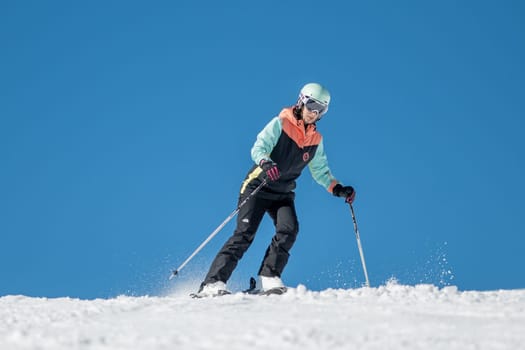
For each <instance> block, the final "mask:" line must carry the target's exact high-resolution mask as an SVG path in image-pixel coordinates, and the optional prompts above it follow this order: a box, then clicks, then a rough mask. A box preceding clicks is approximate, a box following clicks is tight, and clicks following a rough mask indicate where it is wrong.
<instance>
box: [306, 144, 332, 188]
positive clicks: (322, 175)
mask: <svg viewBox="0 0 525 350" xmlns="http://www.w3.org/2000/svg"><path fill="white" fill-rule="evenodd" d="M308 168H309V169H310V173H311V174H312V177H313V178H314V180H315V181H316V182H317V183H318V184H319V185H321V186H323V187H324V188H325V189H326V190H327V191H328V192H332V188H333V187H334V186H335V185H336V184H337V183H339V182H338V181H337V180H336V178H335V177H334V176H333V175H332V172H331V171H330V168H329V167H328V159H327V157H326V153H325V151H324V143H323V140H322V139H321V142H320V143H319V146H318V147H317V150H316V152H315V156H314V157H313V158H312V161H311V162H310V163H309V164H308Z"/></svg>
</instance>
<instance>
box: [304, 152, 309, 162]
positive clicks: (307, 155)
mask: <svg viewBox="0 0 525 350" xmlns="http://www.w3.org/2000/svg"><path fill="white" fill-rule="evenodd" d="M308 159H310V153H308V152H304V153H303V161H305V162H307V161H308Z"/></svg>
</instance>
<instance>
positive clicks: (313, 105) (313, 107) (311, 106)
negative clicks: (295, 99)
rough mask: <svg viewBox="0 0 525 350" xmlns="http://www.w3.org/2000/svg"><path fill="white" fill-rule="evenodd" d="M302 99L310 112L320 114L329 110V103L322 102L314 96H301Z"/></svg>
mask: <svg viewBox="0 0 525 350" xmlns="http://www.w3.org/2000/svg"><path fill="white" fill-rule="evenodd" d="M301 101H302V102H303V104H304V106H305V107H306V109H308V110H309V111H310V112H316V113H317V114H318V115H321V114H324V113H326V111H327V110H328V105H326V104H324V103H321V102H319V101H317V100H316V99H314V98H312V97H308V96H301Z"/></svg>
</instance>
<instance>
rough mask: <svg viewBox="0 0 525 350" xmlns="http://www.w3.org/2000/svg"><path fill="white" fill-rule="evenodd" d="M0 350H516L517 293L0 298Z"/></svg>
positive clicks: (423, 288)
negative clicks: (86, 298)
mask: <svg viewBox="0 0 525 350" xmlns="http://www.w3.org/2000/svg"><path fill="white" fill-rule="evenodd" d="M0 349H2V350H14V349H53V350H59V349H68V350H70V349H148V350H151V349H243V350H246V349H265V350H267V349H280V350H283V349H284V350H285V349H381V350H384V349H447V350H451V349H461V350H467V349H525V290H500V291H490V292H477V291H465V292H461V291H458V290H457V288H456V287H445V288H443V289H439V288H437V287H435V286H432V285H417V286H404V285H398V284H395V283H389V284H387V285H386V286H381V287H378V288H360V289H350V290H343V289H337V290H335V289H328V290H324V291H321V292H313V291H309V290H307V289H306V288H305V287H304V286H302V285H299V286H298V287H297V288H294V289H291V290H290V291H289V292H288V293H287V294H285V295H282V296H269V297H265V296H252V295H243V294H240V293H237V294H233V295H229V296H224V297H218V298H209V299H195V300H194V299H191V298H189V297H188V296H187V293H186V291H182V292H177V293H173V294H171V295H168V296H163V297H147V296H146V297H127V296H120V297H117V298H115V299H95V300H79V299H71V298H57V299H46V298H30V297H24V296H4V297H2V298H0Z"/></svg>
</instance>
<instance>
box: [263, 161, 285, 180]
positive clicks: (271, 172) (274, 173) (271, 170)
mask: <svg viewBox="0 0 525 350" xmlns="http://www.w3.org/2000/svg"><path fill="white" fill-rule="evenodd" d="M259 166H260V167H261V168H262V170H263V171H264V173H265V174H266V177H267V178H268V179H270V181H277V180H279V178H280V177H281V173H280V172H279V168H278V167H277V164H275V163H274V162H272V161H271V160H266V159H263V160H261V162H260V163H259Z"/></svg>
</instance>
